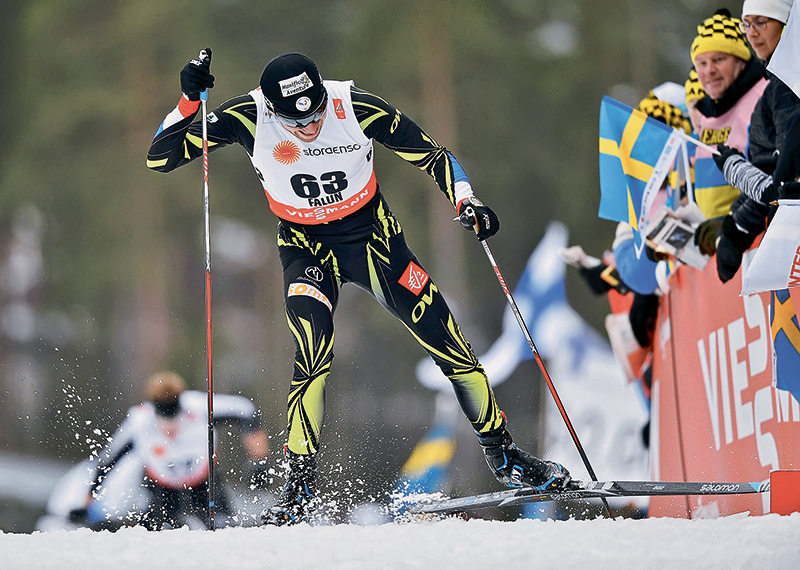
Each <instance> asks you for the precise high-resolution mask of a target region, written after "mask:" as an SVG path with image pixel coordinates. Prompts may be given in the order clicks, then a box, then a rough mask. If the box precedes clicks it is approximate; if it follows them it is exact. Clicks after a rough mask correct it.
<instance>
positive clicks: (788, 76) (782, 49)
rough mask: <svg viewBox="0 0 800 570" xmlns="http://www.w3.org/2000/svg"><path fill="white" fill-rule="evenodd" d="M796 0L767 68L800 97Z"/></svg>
mask: <svg viewBox="0 0 800 570" xmlns="http://www.w3.org/2000/svg"><path fill="white" fill-rule="evenodd" d="M797 12H798V8H797V0H795V1H794V4H792V11H791V12H789V21H788V22H786V27H785V28H784V29H783V35H782V36H781V39H780V41H779V42H778V47H776V48H775V53H773V54H772V57H771V58H770V60H769V65H767V69H768V70H769V71H771V72H772V73H774V74H775V75H777V76H778V78H779V79H780V80H781V81H783V82H784V83H785V84H786V85H788V86H789V87H790V88H791V90H792V91H794V92H795V94H796V95H797V96H798V97H800V61H798V58H800V21H798V19H800V14H798V13H797Z"/></svg>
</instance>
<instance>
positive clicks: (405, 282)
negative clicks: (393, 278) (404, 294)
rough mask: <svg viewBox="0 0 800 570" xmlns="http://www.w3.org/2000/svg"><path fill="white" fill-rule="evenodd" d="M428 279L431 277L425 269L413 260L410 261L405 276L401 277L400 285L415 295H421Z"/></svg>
mask: <svg viewBox="0 0 800 570" xmlns="http://www.w3.org/2000/svg"><path fill="white" fill-rule="evenodd" d="M428 279H430V277H428V274H427V273H425V270H424V269H422V268H421V267H420V266H419V265H417V264H416V263H414V262H413V261H410V262H409V263H408V267H406V270H405V272H403V276H402V277H401V278H400V285H402V286H403V287H405V288H406V289H408V290H409V291H411V292H412V293H414V294H415V295H419V294H420V293H421V292H422V288H423V287H425V284H426V283H427V282H428Z"/></svg>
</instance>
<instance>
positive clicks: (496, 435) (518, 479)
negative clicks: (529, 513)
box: [476, 420, 572, 491]
mask: <svg viewBox="0 0 800 570" xmlns="http://www.w3.org/2000/svg"><path fill="white" fill-rule="evenodd" d="M476 435H477V436H478V443H480V444H481V447H482V448H483V455H484V457H485V458H486V463H487V464H488V465H489V468H490V469H491V470H492V472H493V473H494V476H495V477H497V480H498V481H500V482H501V483H503V484H505V485H507V486H508V487H532V488H533V489H535V490H537V491H562V490H564V489H566V488H568V486H569V484H570V481H572V477H571V476H570V474H569V471H567V470H566V469H564V467H562V466H561V465H560V464H558V463H554V462H552V461H543V460H541V459H539V458H538V457H534V456H533V455H531V454H530V453H528V452H526V451H523V450H522V449H520V448H519V447H517V446H516V444H514V442H513V440H512V439H511V434H510V433H508V430H507V429H506V422H505V420H504V421H503V425H501V426H500V427H499V428H497V429H494V430H492V431H489V432H486V433H478V434H476Z"/></svg>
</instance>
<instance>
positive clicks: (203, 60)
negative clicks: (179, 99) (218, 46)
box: [181, 47, 214, 101]
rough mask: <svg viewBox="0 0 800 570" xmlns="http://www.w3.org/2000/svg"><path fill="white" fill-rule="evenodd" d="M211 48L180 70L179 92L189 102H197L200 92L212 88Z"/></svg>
mask: <svg viewBox="0 0 800 570" xmlns="http://www.w3.org/2000/svg"><path fill="white" fill-rule="evenodd" d="M210 69H211V48H208V47H207V48H206V49H204V50H203V51H201V52H200V55H199V56H198V57H196V58H194V59H192V60H191V61H190V62H189V63H187V64H186V65H184V66H183V69H181V91H182V92H183V94H184V95H186V98H187V99H189V100H190V101H199V100H200V92H201V91H205V90H206V89H211V88H212V87H214V76H213V75H211V71H210Z"/></svg>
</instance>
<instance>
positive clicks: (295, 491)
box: [261, 451, 317, 526]
mask: <svg viewBox="0 0 800 570" xmlns="http://www.w3.org/2000/svg"><path fill="white" fill-rule="evenodd" d="M286 456H287V458H288V459H289V478H288V479H287V481H286V486H285V487H284V488H283V491H281V494H280V496H279V497H278V501H277V502H276V503H275V505H274V506H273V507H270V508H269V509H267V510H266V511H264V512H263V513H262V514H261V522H262V523H263V524H265V525H275V526H284V525H291V524H297V523H300V522H304V521H306V520H308V519H309V517H310V516H311V514H312V512H313V510H314V507H315V503H316V496H317V460H316V456H315V455H298V454H297V453H292V452H291V451H287V452H286Z"/></svg>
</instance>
